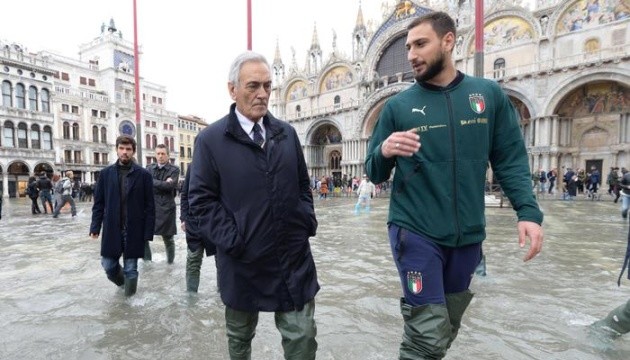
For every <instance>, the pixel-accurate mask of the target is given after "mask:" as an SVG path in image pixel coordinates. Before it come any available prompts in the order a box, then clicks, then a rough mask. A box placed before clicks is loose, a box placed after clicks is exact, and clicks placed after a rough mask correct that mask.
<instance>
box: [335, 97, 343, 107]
mask: <svg viewBox="0 0 630 360" xmlns="http://www.w3.org/2000/svg"><path fill="white" fill-rule="evenodd" d="M334 104H335V109H339V108H340V107H341V96H339V95H337V96H335V100H334Z"/></svg>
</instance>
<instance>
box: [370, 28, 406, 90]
mask: <svg viewBox="0 0 630 360" xmlns="http://www.w3.org/2000/svg"><path fill="white" fill-rule="evenodd" d="M406 42H407V36H406V35H401V36H400V37H398V38H397V39H396V40H394V41H393V42H391V43H390V44H389V45H388V46H387V49H385V51H383V54H382V55H381V57H380V59H378V64H376V72H377V73H378V74H379V76H387V77H388V78H389V81H390V82H395V81H398V77H397V74H398V73H402V74H403V78H402V80H403V81H411V80H413V77H414V76H413V70H412V69H411V64H409V60H407V47H406Z"/></svg>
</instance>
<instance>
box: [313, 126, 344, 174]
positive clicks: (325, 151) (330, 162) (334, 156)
mask: <svg viewBox="0 0 630 360" xmlns="http://www.w3.org/2000/svg"><path fill="white" fill-rule="evenodd" d="M341 140H342V137H341V132H340V131H339V129H338V128H337V127H336V126H335V125H333V124H331V123H329V122H324V123H322V124H320V125H318V126H317V127H316V128H315V129H314V130H313V132H312V133H311V136H310V138H309V139H308V142H307V144H308V152H307V165H308V166H309V169H310V172H311V175H314V176H317V177H322V176H332V177H333V179H341V175H342V174H341V160H342V154H343V152H342V145H341Z"/></svg>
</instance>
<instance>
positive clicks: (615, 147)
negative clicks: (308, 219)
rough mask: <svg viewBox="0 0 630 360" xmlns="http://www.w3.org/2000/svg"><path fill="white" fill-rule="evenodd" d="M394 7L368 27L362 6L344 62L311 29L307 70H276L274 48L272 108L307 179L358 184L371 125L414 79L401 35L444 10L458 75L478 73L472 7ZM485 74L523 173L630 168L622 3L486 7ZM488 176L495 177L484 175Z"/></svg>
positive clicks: (628, 7) (629, 10)
mask: <svg viewBox="0 0 630 360" xmlns="http://www.w3.org/2000/svg"><path fill="white" fill-rule="evenodd" d="M431 3H432V2H430V1H423V2H420V1H410V0H406V1H398V2H397V3H396V4H395V5H393V6H391V7H389V8H388V9H387V10H386V12H385V13H384V16H383V21H382V23H381V24H380V25H379V26H378V28H376V30H370V29H368V27H366V24H365V22H364V19H363V14H362V11H361V8H360V5H359V9H358V13H357V17H356V24H355V28H354V32H353V33H352V34H348V36H352V39H353V41H352V51H351V55H342V54H341V53H340V51H339V50H338V49H337V47H336V39H335V38H333V44H332V52H331V53H330V54H328V55H326V56H324V54H323V53H322V50H321V46H320V43H319V38H318V34H317V29H316V28H315V29H314V32H313V37H312V40H311V47H310V49H309V50H308V53H307V54H306V62H305V66H304V67H302V68H300V67H298V66H297V59H296V55H295V54H292V58H291V59H290V61H288V62H287V64H288V65H286V66H285V62H284V59H283V58H282V57H281V54H280V53H279V51H278V50H276V54H275V58H274V61H273V64H272V68H273V70H272V72H273V76H274V84H275V87H274V88H273V90H272V98H271V111H272V113H274V114H275V115H277V116H278V117H280V118H283V119H286V120H287V121H288V122H290V123H291V124H292V125H293V126H294V127H295V128H296V129H297V131H298V134H299V136H300V138H301V139H300V140H301V141H302V144H303V146H304V154H305V157H306V161H307V164H308V167H309V171H310V174H311V175H312V176H316V177H321V176H333V177H336V178H340V177H346V176H348V177H350V176H357V175H358V176H360V175H361V174H362V173H363V162H364V160H365V157H366V150H367V147H368V143H369V141H370V136H371V134H372V131H373V129H374V125H375V123H376V121H377V120H378V116H379V113H380V111H381V109H382V107H383V105H384V103H385V102H386V101H387V99H388V98H389V97H391V96H393V95H395V94H397V93H398V92H400V91H402V90H404V89H406V88H407V87H409V86H410V85H411V84H412V83H413V81H414V80H413V72H412V69H411V67H410V65H409V63H408V61H407V54H406V48H405V39H406V27H407V25H408V24H409V23H410V22H411V21H412V19H413V18H414V17H417V16H419V15H421V14H424V13H426V12H429V11H433V10H443V11H447V12H448V13H449V14H451V15H452V16H453V17H454V18H455V19H456V21H457V25H458V29H457V38H456V39H457V42H456V48H455V50H454V59H455V65H456V67H457V69H458V70H460V71H462V72H464V73H466V74H470V75H473V73H474V70H475V61H474V57H475V56H474V53H475V29H474V23H475V21H474V20H475V19H474V9H473V5H472V4H471V3H470V2H469V1H441V2H435V3H436V4H435V5H433V6H432V4H431ZM485 3H486V5H485V9H486V11H485V15H484V39H483V42H484V56H483V67H482V68H483V72H484V77H486V78H489V79H494V80H495V81H496V82H497V83H499V84H500V86H501V87H502V88H503V89H504V91H505V92H506V93H507V95H508V96H509V98H510V99H511V101H512V102H513V104H514V106H515V108H516V109H517V111H518V114H519V118H520V124H521V128H522V134H523V137H524V139H525V142H526V145H527V150H528V153H529V157H530V166H531V168H532V169H539V168H541V169H545V170H550V169H553V168H557V169H558V171H560V170H561V168H562V167H571V168H573V169H578V168H587V169H590V168H591V167H592V166H595V167H597V168H598V169H599V170H600V172H602V171H603V170H605V169H608V168H609V167H611V166H619V167H621V166H626V167H630V41H629V38H630V37H629V32H630V0H588V1H586V0H570V1H540V0H539V1H538V4H537V8H536V9H535V10H530V9H527V8H524V7H522V6H519V5H518V4H515V3H518V2H515V1H507V0H503V1H486V2H485ZM489 178H490V180H491V178H492V176H491V175H489Z"/></svg>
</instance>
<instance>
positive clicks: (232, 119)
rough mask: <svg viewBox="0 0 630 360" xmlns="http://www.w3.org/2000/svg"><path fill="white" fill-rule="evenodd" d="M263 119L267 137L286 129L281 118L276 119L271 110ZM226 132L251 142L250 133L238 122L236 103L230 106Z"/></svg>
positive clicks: (240, 139) (243, 140) (242, 140)
mask: <svg viewBox="0 0 630 360" xmlns="http://www.w3.org/2000/svg"><path fill="white" fill-rule="evenodd" d="M262 121H263V125H264V126H265V132H266V135H267V139H271V138H273V137H275V136H276V135H278V134H280V133H282V132H283V131H284V129H283V127H282V126H281V125H280V120H278V119H276V118H275V117H274V116H273V115H272V114H271V113H270V112H269V111H267V113H266V114H265V116H263V119H262ZM225 133H226V134H229V135H231V136H233V137H234V138H236V139H238V140H239V141H241V142H251V139H250V138H249V135H248V134H246V133H245V130H243V127H241V124H240V123H239V122H238V117H237V116H236V103H233V104H232V105H231V106H230V113H229V114H228V115H227V124H226V126H225Z"/></svg>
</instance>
